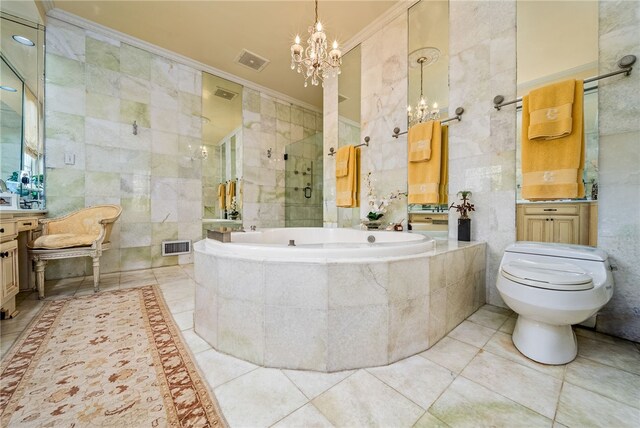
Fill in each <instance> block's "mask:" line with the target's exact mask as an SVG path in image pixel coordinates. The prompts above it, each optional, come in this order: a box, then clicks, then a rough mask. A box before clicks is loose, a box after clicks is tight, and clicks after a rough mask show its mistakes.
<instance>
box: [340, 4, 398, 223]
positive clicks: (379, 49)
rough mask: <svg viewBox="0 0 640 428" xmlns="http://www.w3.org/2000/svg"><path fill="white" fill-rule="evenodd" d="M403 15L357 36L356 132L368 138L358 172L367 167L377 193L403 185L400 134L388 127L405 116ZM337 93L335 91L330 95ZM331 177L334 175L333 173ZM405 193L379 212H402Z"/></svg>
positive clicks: (394, 216)
mask: <svg viewBox="0 0 640 428" xmlns="http://www.w3.org/2000/svg"><path fill="white" fill-rule="evenodd" d="M407 37H408V23H407V15H406V14H402V15H400V16H399V17H397V18H396V19H394V20H393V21H391V22H390V23H389V24H388V25H386V26H385V27H384V28H382V29H381V30H380V31H378V32H377V33H376V34H374V35H373V36H371V37H370V38H368V39H367V40H365V41H364V42H362V45H361V49H362V76H361V87H362V90H361V125H362V129H361V136H360V141H362V140H363V139H364V137H365V136H369V137H370V138H371V142H370V143H369V147H366V148H364V149H363V151H362V174H363V175H364V174H366V173H367V172H369V171H371V172H372V173H373V176H374V179H375V180H376V192H377V193H378V195H379V196H383V195H387V194H389V193H390V192H392V191H396V190H400V191H402V192H405V191H406V186H407V148H406V144H407V141H406V136H401V137H400V138H398V139H397V140H396V139H395V138H393V137H392V136H391V135H392V133H393V128H395V127H396V126H400V124H403V123H405V122H406V106H407V54H408V52H407V49H408V48H407ZM336 98H337V97H336ZM334 180H335V179H334ZM361 200H362V204H361V207H360V217H366V215H367V212H368V204H367V200H366V189H364V188H363V189H362V190H361ZM406 213H407V204H406V199H402V200H400V201H395V202H394V203H393V204H392V205H390V207H389V210H388V212H387V213H386V214H385V217H384V218H385V219H386V220H387V221H399V220H401V219H402V218H406Z"/></svg>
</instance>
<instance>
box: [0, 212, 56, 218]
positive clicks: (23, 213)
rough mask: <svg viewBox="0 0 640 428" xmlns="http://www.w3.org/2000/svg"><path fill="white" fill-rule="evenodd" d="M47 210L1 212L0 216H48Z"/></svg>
mask: <svg viewBox="0 0 640 428" xmlns="http://www.w3.org/2000/svg"><path fill="white" fill-rule="evenodd" d="M47 212H48V211H47V210H0V216H7V217H24V216H32V215H35V216H41V215H43V214H46V213H47Z"/></svg>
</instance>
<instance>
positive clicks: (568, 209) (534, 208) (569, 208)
mask: <svg viewBox="0 0 640 428" xmlns="http://www.w3.org/2000/svg"><path fill="white" fill-rule="evenodd" d="M579 212H580V207H579V206H578V204H562V205H560V204H558V205H547V204H545V205H524V214H525V215H549V216H554V215H578V214H579Z"/></svg>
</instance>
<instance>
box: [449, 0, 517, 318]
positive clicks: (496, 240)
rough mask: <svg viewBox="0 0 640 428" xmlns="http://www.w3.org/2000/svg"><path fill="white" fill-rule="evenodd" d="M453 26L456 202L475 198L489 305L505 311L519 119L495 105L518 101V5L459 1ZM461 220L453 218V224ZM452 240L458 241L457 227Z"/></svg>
mask: <svg viewBox="0 0 640 428" xmlns="http://www.w3.org/2000/svg"><path fill="white" fill-rule="evenodd" d="M449 20H450V31H449V44H450V47H451V52H450V63H449V67H450V68H449V73H450V74H449V79H450V88H451V89H450V95H449V96H450V104H451V105H460V106H464V108H465V119H464V120H463V121H462V122H460V123H457V124H456V125H455V126H452V127H451V129H450V131H449V141H450V144H449V189H450V192H451V193H450V195H449V200H451V201H455V200H457V196H456V193H457V192H458V191H460V190H463V189H466V190H471V191H472V192H473V197H472V202H473V203H474V204H475V206H476V212H474V213H473V214H472V227H471V229H472V232H471V233H472V235H471V239H472V240H478V241H485V242H486V243H487V248H486V260H487V266H486V284H487V294H486V299H487V301H488V302H489V303H492V304H494V305H502V306H503V305H504V302H502V299H501V298H500V296H499V294H498V292H497V289H496V288H495V280H496V274H497V271H498V265H499V263H500V259H501V258H502V253H503V251H504V248H505V247H506V246H507V245H508V244H510V243H512V242H514V241H515V138H516V136H515V129H516V116H515V110H514V109H512V110H509V109H503V110H502V111H496V110H495V109H493V107H492V103H491V100H492V99H493V97H494V96H495V95H497V94H501V95H504V96H505V97H506V98H507V99H511V98H514V97H515V95H516V48H515V40H516V25H515V23H516V4H515V1H510V0H509V1H501V2H471V1H460V2H452V3H451V5H450V13H449ZM456 222H457V214H455V213H454V212H452V213H451V214H450V216H449V224H453V225H455V224H456ZM449 237H450V238H451V239H457V229H456V228H455V227H451V228H449ZM476 299H477V298H476Z"/></svg>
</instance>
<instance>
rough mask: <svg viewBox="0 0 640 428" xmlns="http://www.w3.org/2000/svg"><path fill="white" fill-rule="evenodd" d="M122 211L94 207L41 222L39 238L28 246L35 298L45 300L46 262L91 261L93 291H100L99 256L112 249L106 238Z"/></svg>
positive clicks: (111, 207) (107, 207)
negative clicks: (34, 282)
mask: <svg viewBox="0 0 640 428" xmlns="http://www.w3.org/2000/svg"><path fill="white" fill-rule="evenodd" d="M121 213H122V207H120V206H118V205H95V206H92V207H89V208H83V209H80V210H77V211H74V212H72V213H70V214H67V215H65V216H63V217H58V218H52V219H42V220H40V224H41V225H42V235H41V236H40V237H38V238H37V239H35V240H34V241H32V242H30V243H29V244H28V247H29V257H30V258H31V259H32V260H33V261H34V262H35V270H36V288H37V289H38V297H39V298H40V299H44V269H45V266H46V264H47V261H49V260H55V259H68V258H73V257H91V258H92V260H93V290H94V292H98V291H99V290H100V256H102V252H103V251H105V250H108V249H109V248H110V246H111V244H110V242H109V238H110V236H111V229H112V228H113V224H114V223H115V221H116V220H118V217H120V214H121Z"/></svg>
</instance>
